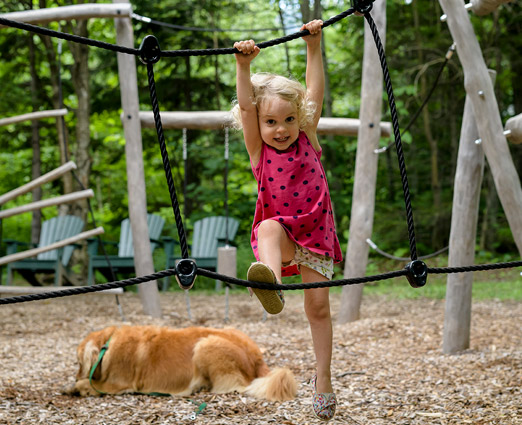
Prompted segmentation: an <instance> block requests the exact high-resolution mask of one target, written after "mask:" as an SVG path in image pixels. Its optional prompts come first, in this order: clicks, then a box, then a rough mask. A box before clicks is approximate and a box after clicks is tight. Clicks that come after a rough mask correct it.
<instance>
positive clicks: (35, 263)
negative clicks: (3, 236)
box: [5, 215, 85, 286]
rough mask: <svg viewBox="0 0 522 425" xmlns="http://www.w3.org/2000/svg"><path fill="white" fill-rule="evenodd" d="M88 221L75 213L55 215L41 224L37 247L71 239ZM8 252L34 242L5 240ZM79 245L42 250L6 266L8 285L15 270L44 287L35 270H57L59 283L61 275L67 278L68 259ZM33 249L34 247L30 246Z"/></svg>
mask: <svg viewBox="0 0 522 425" xmlns="http://www.w3.org/2000/svg"><path fill="white" fill-rule="evenodd" d="M84 226H85V223H84V222H83V220H82V219H81V218H79V217H76V216H73V215H65V216H60V217H54V218H51V219H50V220H46V221H44V222H43V223H42V230H41V233H40V241H39V243H38V245H37V247H38V248H40V247H44V246H47V245H50V244H52V243H54V242H58V241H61V240H63V239H67V238H70V237H72V236H75V235H77V234H78V233H81V231H82V229H83V227H84ZM5 242H6V243H7V254H8V255H9V254H14V253H16V252H18V248H19V247H21V246H26V247H27V246H30V245H31V244H28V243H24V242H19V241H15V240H6V241H5ZM77 247H78V245H67V246H65V247H63V248H59V249H53V250H52V251H47V252H42V253H41V254H38V255H37V256H36V257H35V258H27V259H24V260H19V261H15V262H12V263H9V264H8V265H7V284H8V285H11V284H12V282H13V272H14V271H17V272H18V273H19V274H20V275H21V276H22V277H23V278H24V279H25V280H26V281H27V282H29V283H30V284H31V285H33V286H41V285H42V284H41V282H40V281H39V280H38V279H37V278H36V276H35V275H36V273H46V274H52V273H54V284H55V285H60V284H61V281H62V277H63V276H65V277H67V274H68V272H69V268H68V265H69V261H70V259H71V256H72V253H73V251H74V249H75V248H77ZM31 248H33V247H31Z"/></svg>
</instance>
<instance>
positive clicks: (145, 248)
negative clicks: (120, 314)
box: [114, 0, 161, 317]
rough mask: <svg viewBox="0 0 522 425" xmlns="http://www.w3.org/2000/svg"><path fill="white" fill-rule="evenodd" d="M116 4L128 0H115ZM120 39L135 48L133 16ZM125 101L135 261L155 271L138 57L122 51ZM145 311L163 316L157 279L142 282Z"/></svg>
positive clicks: (144, 270)
mask: <svg viewBox="0 0 522 425" xmlns="http://www.w3.org/2000/svg"><path fill="white" fill-rule="evenodd" d="M114 3H128V1H127V0H114ZM114 21H115V25H116V42H117V44H118V45H120V46H126V47H134V32H133V29H132V22H131V19H130V18H117V19H115V20H114ZM118 73H119V78H120V92H121V104H122V108H123V131H124V134H125V157H126V162H127V189H128V196H129V218H130V222H131V230H132V240H133V247H134V263H135V267H136V274H137V275H138V276H141V275H146V274H151V273H154V263H153V261H152V251H151V247H150V240H149V229H148V226H147V195H146V192H145V171H144V167H143V147H142V140H141V125H140V120H139V111H140V110H139V100H138V79H137V76H136V74H137V73H136V60H135V58H134V56H132V55H127V54H124V53H118ZM138 291H139V294H140V298H141V303H142V305H143V310H144V312H145V314H148V315H150V316H153V317H161V305H160V302H159V292H158V285H157V282H156V281H155V280H153V281H150V282H147V283H142V284H140V285H138Z"/></svg>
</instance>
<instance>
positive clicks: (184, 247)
mask: <svg viewBox="0 0 522 425" xmlns="http://www.w3.org/2000/svg"><path fill="white" fill-rule="evenodd" d="M147 75H148V77H149V92H150V101H151V104H152V112H153V114H154V122H155V124H156V132H157V134H158V142H159V145H160V151H161V158H162V159H163V168H164V169H165V177H166V178H167V185H168V187H169V193H170V201H171V204H172V210H173V211H174V218H175V220H176V227H177V228H178V236H179V244H180V247H181V256H182V257H183V258H188V257H189V253H188V244H187V238H186V236H185V228H184V227H183V220H182V219H181V213H180V210H179V203H178V198H177V196H176V188H175V187H174V180H173V178H172V170H171V169H170V162H169V155H168V153H167V146H166V144H165V136H164V135H163V127H162V125H161V117H160V112H159V105H158V98H157V96H156V83H155V82H154V68H153V65H152V63H147Z"/></svg>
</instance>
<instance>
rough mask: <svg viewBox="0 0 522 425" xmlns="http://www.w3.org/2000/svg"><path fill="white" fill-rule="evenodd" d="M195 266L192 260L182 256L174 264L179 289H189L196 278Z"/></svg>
mask: <svg viewBox="0 0 522 425" xmlns="http://www.w3.org/2000/svg"><path fill="white" fill-rule="evenodd" d="M197 269H198V268H197V266H196V263H195V261H194V260H189V259H187V258H184V259H182V260H179V261H178V264H176V272H177V273H176V280H177V281H178V285H179V287H180V288H181V289H184V290H186V291H187V290H189V289H190V288H192V287H193V286H194V281H195V280H196V271H197Z"/></svg>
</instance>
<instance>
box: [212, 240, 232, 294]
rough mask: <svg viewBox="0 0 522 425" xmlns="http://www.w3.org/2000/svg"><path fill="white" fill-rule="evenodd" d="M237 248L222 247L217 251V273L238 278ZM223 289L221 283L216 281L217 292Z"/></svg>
mask: <svg viewBox="0 0 522 425" xmlns="http://www.w3.org/2000/svg"><path fill="white" fill-rule="evenodd" d="M236 259H237V248H236V247H235V246H229V245H227V246H222V247H219V248H218V250H217V272H218V273H219V274H224V275H226V276H230V277H237V260H236ZM219 289H221V282H220V281H216V290H219Z"/></svg>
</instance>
